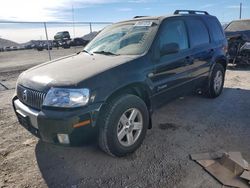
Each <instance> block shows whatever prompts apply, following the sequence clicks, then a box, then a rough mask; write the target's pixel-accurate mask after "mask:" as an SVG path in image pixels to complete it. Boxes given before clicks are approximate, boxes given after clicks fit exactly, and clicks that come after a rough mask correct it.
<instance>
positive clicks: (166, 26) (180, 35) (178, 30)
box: [160, 20, 188, 50]
mask: <svg viewBox="0 0 250 188" xmlns="http://www.w3.org/2000/svg"><path fill="white" fill-rule="evenodd" d="M170 43H177V44H178V45H179V47H180V49H181V50H184V49H187V48H188V38H187V31H186V27H185V24H184V22H183V21H182V20H167V21H165V22H164V23H163V25H162V28H161V32H160V47H163V46H164V45H165V44H170Z"/></svg>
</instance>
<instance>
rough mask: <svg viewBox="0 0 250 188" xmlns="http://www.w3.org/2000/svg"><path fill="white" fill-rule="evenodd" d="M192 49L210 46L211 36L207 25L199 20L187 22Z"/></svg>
mask: <svg viewBox="0 0 250 188" xmlns="http://www.w3.org/2000/svg"><path fill="white" fill-rule="evenodd" d="M187 24H188V29H189V34H190V42H191V47H195V46H200V45H203V44H209V34H208V30H207V28H206V26H205V24H204V23H203V22H202V21H201V20H199V19H188V20H187Z"/></svg>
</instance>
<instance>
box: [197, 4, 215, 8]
mask: <svg viewBox="0 0 250 188" xmlns="http://www.w3.org/2000/svg"><path fill="white" fill-rule="evenodd" d="M214 6H215V4H205V5H203V6H201V7H200V8H201V9H206V8H211V7H214Z"/></svg>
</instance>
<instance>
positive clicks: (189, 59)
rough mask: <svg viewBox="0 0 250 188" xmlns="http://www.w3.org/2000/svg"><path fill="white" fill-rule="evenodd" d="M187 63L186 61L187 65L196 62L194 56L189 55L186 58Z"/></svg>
mask: <svg viewBox="0 0 250 188" xmlns="http://www.w3.org/2000/svg"><path fill="white" fill-rule="evenodd" d="M185 63H186V65H191V64H193V63H194V61H193V58H191V57H190V56H187V57H186V58H185Z"/></svg>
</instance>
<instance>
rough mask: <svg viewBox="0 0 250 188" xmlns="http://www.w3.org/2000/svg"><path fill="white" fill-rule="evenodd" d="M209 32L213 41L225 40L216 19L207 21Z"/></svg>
mask: <svg viewBox="0 0 250 188" xmlns="http://www.w3.org/2000/svg"><path fill="white" fill-rule="evenodd" d="M207 24H208V26H209V29H210V32H211V34H212V36H213V39H214V41H221V40H224V39H225V35H224V31H223V30H222V26H221V24H220V23H219V21H218V20H217V19H216V18H209V19H207Z"/></svg>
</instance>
